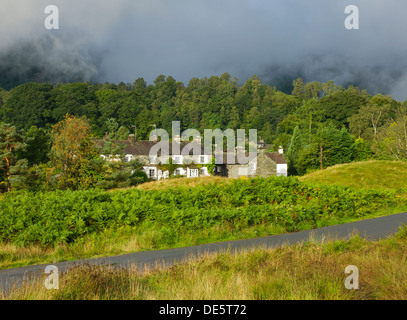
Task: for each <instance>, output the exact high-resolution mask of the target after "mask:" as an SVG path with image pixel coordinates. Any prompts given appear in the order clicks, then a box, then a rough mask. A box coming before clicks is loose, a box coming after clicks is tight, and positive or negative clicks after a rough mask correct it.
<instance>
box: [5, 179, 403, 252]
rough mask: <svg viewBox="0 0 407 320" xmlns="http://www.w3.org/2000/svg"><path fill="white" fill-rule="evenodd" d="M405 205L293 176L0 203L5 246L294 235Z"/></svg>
mask: <svg viewBox="0 0 407 320" xmlns="http://www.w3.org/2000/svg"><path fill="white" fill-rule="evenodd" d="M398 201H402V199H400V198H398V197H397V193H396V192H393V191H375V190H365V191H364V190H355V189H350V188H347V187H339V186H322V185H313V184H305V183H301V182H299V181H298V179H296V178H286V177H270V178H255V179H250V180H240V179H239V180H234V181H232V182H231V183H229V184H224V185H216V184H213V185H209V186H198V187H194V188H172V189H164V190H153V191H144V190H138V189H128V190H120V191H119V190H118V191H102V190H84V191H70V190H66V191H61V190H57V191H54V192H37V193H30V192H18V193H13V192H12V193H8V194H6V195H5V196H4V198H3V200H2V201H0V212H2V214H1V215H0V240H1V241H10V242H13V243H16V244H21V245H26V244H29V243H36V242H37V243H42V244H53V245H55V244H57V243H71V242H75V241H77V240H78V239H80V238H81V237H82V236H84V235H86V234H93V233H99V232H103V231H105V230H107V229H111V228H121V227H124V226H129V227H135V228H136V227H140V226H142V225H143V226H149V228H153V229H155V230H161V229H163V228H165V230H166V231H165V234H167V236H168V237H167V240H165V241H169V242H171V241H173V240H174V239H175V238H177V237H178V236H181V235H182V234H183V233H185V232H192V231H196V232H201V231H203V230H206V229H207V228H210V227H215V226H224V225H228V226H229V227H230V230H231V232H239V230H241V229H242V228H246V227H250V226H253V227H254V226H261V225H274V226H279V227H281V228H283V229H284V230H285V231H286V232H292V231H298V230H304V229H309V228H314V227H320V226H324V225H327V224H329V223H332V222H335V223H338V222H340V221H341V220H343V219H348V218H357V217H363V216H366V215H369V214H372V213H374V212H375V210H377V209H378V208H381V207H386V206H390V205H393V204H396V203H398ZM163 241H164V240H163Z"/></svg>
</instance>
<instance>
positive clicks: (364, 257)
mask: <svg viewBox="0 0 407 320" xmlns="http://www.w3.org/2000/svg"><path fill="white" fill-rule="evenodd" d="M406 252H407V228H405V227H404V228H401V229H400V231H399V233H398V234H397V235H395V236H393V237H391V238H388V239H385V240H380V241H377V242H369V241H367V240H364V239H361V238H359V237H358V236H356V237H353V238H351V239H350V240H348V241H328V242H326V243H319V242H316V241H311V242H307V243H302V244H298V245H294V246H283V247H280V248H277V249H259V248H258V249H254V250H246V251H244V252H239V253H231V252H224V253H218V254H211V255H207V256H204V257H201V258H199V259H190V260H189V261H187V262H186V263H183V264H177V265H175V266H173V267H169V268H158V269H155V270H147V271H143V272H141V271H140V270H136V269H134V268H130V269H122V268H114V267H106V266H90V265H85V266H81V267H76V268H74V269H71V270H69V271H68V272H67V273H64V274H62V275H61V276H60V279H59V289H58V290H47V289H46V288H45V286H44V280H43V279H40V280H38V281H37V282H34V283H31V284H27V285H25V286H23V287H22V288H15V289H13V290H12V291H10V292H9V293H7V294H3V295H2V296H0V298H2V299H14V300H19V299H68V300H84V299H86V300H99V299H101V300H107V299H120V300H132V299H143V300H155V299H164V300H173V299H176V300H202V299H205V300H210V299H217V300H235V299H238V300H246V299H248V300H252V299H254V300H260V299H266V300H268V299H280V300H296V299H301V300H303V299H311V300H336V299H340V300H349V299H362V300H363V299H369V300H375V299H378V300H382V299H391V300H405V299H407V255H406ZM348 265H354V266H356V267H357V268H358V270H359V289H357V290H349V289H346V288H345V285H344V283H345V279H346V277H347V276H349V275H348V274H345V268H346V266H348Z"/></svg>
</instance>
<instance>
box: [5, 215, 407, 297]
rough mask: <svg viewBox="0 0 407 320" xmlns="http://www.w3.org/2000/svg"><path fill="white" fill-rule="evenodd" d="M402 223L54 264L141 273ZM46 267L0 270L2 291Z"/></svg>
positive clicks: (385, 221)
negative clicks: (219, 255)
mask: <svg viewBox="0 0 407 320" xmlns="http://www.w3.org/2000/svg"><path fill="white" fill-rule="evenodd" d="M403 224H406V225H407V212H404V213H400V214H394V215H389V216H385V217H379V218H373V219H367V220H362V221H357V222H351V223H346V224H340V225H335V226H329V227H324V228H319V229H313V230H307V231H301V232H294V233H288V234H283V235H275V236H269V237H261V238H256V239H247V240H235V241H225V242H217V243H211V244H204V245H198V246H191V247H184V248H176V249H168V250H155V251H143V252H135V253H129V254H124V255H119V256H112V257H105V258H94V259H84V260H78V261H67V262H59V263H54V264H53V265H55V266H57V267H58V271H59V272H67V271H69V268H72V267H74V266H78V265H81V264H89V265H113V266H120V267H129V266H132V267H137V268H139V269H140V270H142V269H143V268H145V267H147V268H151V267H155V266H157V265H160V266H171V265H173V264H174V263H177V262H182V261H184V260H186V259H189V258H197V257H199V256H201V255H203V254H206V253H215V252H222V251H227V250H229V251H231V252H233V251H237V250H242V249H252V248H259V247H264V248H276V247H279V246H283V245H292V244H295V243H301V242H304V241H308V240H310V239H315V240H324V239H325V240H328V239H348V238H349V237H350V236H352V235H356V234H359V235H360V236H361V237H363V238H366V239H368V240H379V239H382V238H386V237H388V236H390V235H392V234H394V233H396V232H397V231H398V230H399V227H400V226H401V225H403ZM47 265H49V264H43V265H35V266H28V267H21V268H13V269H6V270H0V288H1V290H2V291H4V290H7V289H9V288H10V287H11V286H14V285H16V286H18V285H20V284H21V283H22V281H31V280H32V279H34V278H35V277H38V276H41V275H43V274H44V270H45V267H46V266H47Z"/></svg>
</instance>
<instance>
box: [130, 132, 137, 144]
mask: <svg viewBox="0 0 407 320" xmlns="http://www.w3.org/2000/svg"><path fill="white" fill-rule="evenodd" d="M129 141H130V142H131V143H134V142H136V138H135V135H134V134H129Z"/></svg>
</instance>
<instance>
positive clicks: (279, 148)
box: [278, 146, 284, 154]
mask: <svg viewBox="0 0 407 320" xmlns="http://www.w3.org/2000/svg"><path fill="white" fill-rule="evenodd" d="M278 153H279V154H283V153H284V149H283V147H282V146H279V147H278Z"/></svg>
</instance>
